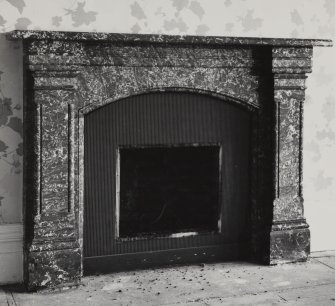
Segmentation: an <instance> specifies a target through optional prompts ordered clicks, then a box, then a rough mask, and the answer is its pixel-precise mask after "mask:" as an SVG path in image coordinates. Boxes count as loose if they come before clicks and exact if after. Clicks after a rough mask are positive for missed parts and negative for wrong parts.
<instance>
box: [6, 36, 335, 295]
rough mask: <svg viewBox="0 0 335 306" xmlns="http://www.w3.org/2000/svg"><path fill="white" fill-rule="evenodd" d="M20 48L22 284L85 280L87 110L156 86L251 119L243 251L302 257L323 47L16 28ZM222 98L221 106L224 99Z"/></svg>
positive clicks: (271, 260)
mask: <svg viewBox="0 0 335 306" xmlns="http://www.w3.org/2000/svg"><path fill="white" fill-rule="evenodd" d="M7 37H8V39H12V40H14V39H20V40H22V41H23V45H24V50H25V55H24V56H25V59H26V61H25V73H26V78H25V80H26V84H25V85H26V86H25V87H26V88H27V91H26V102H25V103H26V105H25V112H26V113H25V120H26V126H27V128H26V131H25V137H26V138H25V139H26V143H25V144H24V145H25V152H26V154H25V156H24V160H25V170H24V171H25V173H26V175H25V200H24V205H25V211H26V220H25V227H26V241H25V250H26V251H25V264H24V265H25V282H26V285H27V288H28V289H31V290H32V289H36V288H40V287H53V286H58V285H62V284H65V283H74V284H76V283H78V282H79V281H80V277H81V275H82V240H83V236H82V235H83V234H82V233H83V214H84V213H85V212H84V211H83V179H84V175H85V173H84V165H83V154H84V153H83V152H84V151H83V148H84V145H85V144H84V138H83V127H84V117H85V114H87V113H89V112H90V111H93V110H95V109H97V108H99V107H101V106H103V105H106V104H108V103H113V102H114V101H117V100H119V99H122V98H125V97H128V96H131V95H136V94H142V93H147V92H154V91H162V92H164V91H171V90H172V91H186V92H187V91H189V92H195V93H199V94H207V95H211V96H215V97H218V98H221V99H223V100H227V101H229V103H234V104H236V105H237V106H238V107H243V108H245V109H246V110H248V111H250V112H251V114H252V135H251V136H250V137H251V140H252V149H251V153H250V154H251V160H252V162H251V165H250V167H251V169H252V171H251V172H252V177H251V186H252V187H251V189H252V190H251V195H250V218H251V220H250V222H251V225H250V231H251V241H250V250H251V253H252V254H253V257H254V258H256V259H261V260H262V261H263V262H266V263H268V264H277V263H282V262H295V261H300V260H306V258H307V256H308V253H309V245H310V242H309V240H310V239H309V237H310V234H309V229H308V224H307V223H306V220H305V218H304V214H303V194H302V188H301V182H302V153H301V152H302V126H303V103H304V100H305V93H304V91H305V79H306V74H307V73H310V72H311V66H312V61H311V58H312V55H313V47H314V46H331V45H332V42H331V41H329V40H312V39H274V38H239V37H200V36H167V35H134V34H114V33H76V32H45V31H14V32H11V33H9V34H8V35H7ZM227 103H228V102H227Z"/></svg>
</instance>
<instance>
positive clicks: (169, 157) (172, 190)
mask: <svg viewBox="0 0 335 306" xmlns="http://www.w3.org/2000/svg"><path fill="white" fill-rule="evenodd" d="M119 175H120V178H119V180H118V181H119V199H118V206H119V207H118V209H117V214H118V216H117V219H118V220H117V225H116V226H117V227H118V228H117V231H116V232H117V233H118V237H119V238H133V237H150V236H165V235H169V236H171V237H172V236H174V235H176V234H177V233H179V234H177V235H181V234H182V235H192V234H198V233H202V232H218V231H219V230H220V229H219V225H218V224H219V223H220V222H219V219H220V209H219V207H220V205H219V202H220V198H221V197H220V186H221V184H220V176H221V147H220V145H218V144H210V145H199V144H196V145H195V144H193V145H181V146H160V147H145V146H144V147H121V148H119Z"/></svg>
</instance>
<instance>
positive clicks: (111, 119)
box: [84, 92, 251, 257]
mask: <svg viewBox="0 0 335 306" xmlns="http://www.w3.org/2000/svg"><path fill="white" fill-rule="evenodd" d="M84 120H85V121H84V122H85V123H84V124H85V128H84V137H85V145H84V147H85V148H84V165H85V193H84V196H85V204H84V205H85V207H84V256H85V257H92V256H102V255H112V254H123V253H134V252H145V251H153V250H163V249H171V248H185V247H193V246H203V245H215V244H221V243H223V242H238V241H239V240H240V239H243V237H244V236H245V232H246V230H245V226H246V224H247V216H248V206H249V200H250V199H249V159H250V154H249V153H250V148H249V147H250V144H249V142H250V124H251V120H250V114H249V113H248V112H247V111H245V110H243V109H241V108H239V107H237V106H236V105H232V104H230V103H228V102H226V101H223V100H220V99H217V98H213V97H210V96H206V95H200V94H192V93H182V92H165V93H150V94H143V95H136V96H132V97H129V98H125V99H122V100H118V101H116V102H112V103H110V104H108V105H106V106H104V107H101V108H99V109H97V110H94V111H92V112H91V113H89V114H87V115H86V116H85V119H84ZM194 143H219V144H221V146H222V169H221V171H222V186H221V187H222V194H221V223H222V224H221V233H220V234H207V235H199V236H191V237H182V238H166V237H165V238H155V239H145V240H136V239H129V240H126V241H125V240H121V239H119V240H118V239H116V236H115V235H116V233H115V218H116V216H115V214H116V197H117V195H116V172H117V154H118V148H119V147H120V146H127V145H128V146H132V145H134V146H136V145H145V146H150V145H158V144H163V145H169V144H174V145H178V144H194ZM121 171H122V169H121ZM190 209H191V208H190Z"/></svg>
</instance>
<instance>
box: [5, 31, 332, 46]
mask: <svg viewBox="0 0 335 306" xmlns="http://www.w3.org/2000/svg"><path fill="white" fill-rule="evenodd" d="M7 39H9V40H18V39H23V40H62V41H64V40H65V41H100V42H128V43H137V42H138V43H150V44H193V45H194V44H199V45H217V46H223V45H235V46H236V45H237V46H283V47H284V46H285V47H313V46H319V47H331V46H333V42H332V40H329V39H296V38H258V37H229V36H189V35H182V36H180V35H160V34H120V33H101V32H100V33H99V32H58V31H29V30H15V31H12V32H9V33H7Z"/></svg>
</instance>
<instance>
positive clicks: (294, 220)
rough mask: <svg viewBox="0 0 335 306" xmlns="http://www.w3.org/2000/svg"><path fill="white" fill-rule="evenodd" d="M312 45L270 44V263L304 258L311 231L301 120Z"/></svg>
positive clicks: (308, 246) (307, 252) (307, 249)
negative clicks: (272, 142) (272, 147)
mask: <svg viewBox="0 0 335 306" xmlns="http://www.w3.org/2000/svg"><path fill="white" fill-rule="evenodd" d="M312 51H313V49H312V48H288V47H287V48H284V47H281V48H273V49H272V57H273V59H272V72H273V77H274V103H275V159H274V160H275V167H274V184H275V186H274V190H275V200H274V201H273V222H272V229H271V233H270V263H271V264H276V263H281V262H292V261H300V260H306V258H307V256H308V254H309V250H310V233H309V229H308V224H307V223H306V220H305V218H304V211H303V196H302V130H303V126H302V122H303V104H304V100H305V80H306V73H310V72H311V66H312V62H311V58H312Z"/></svg>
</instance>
